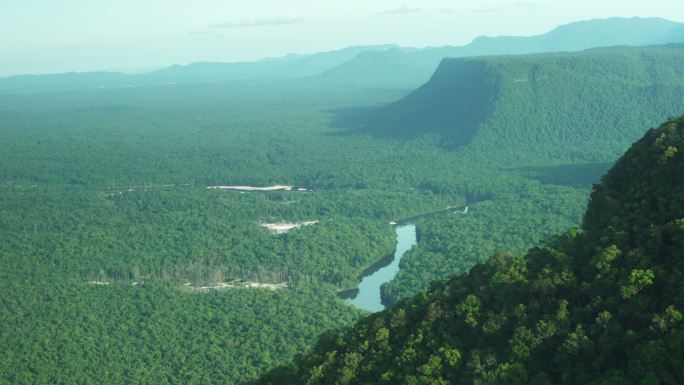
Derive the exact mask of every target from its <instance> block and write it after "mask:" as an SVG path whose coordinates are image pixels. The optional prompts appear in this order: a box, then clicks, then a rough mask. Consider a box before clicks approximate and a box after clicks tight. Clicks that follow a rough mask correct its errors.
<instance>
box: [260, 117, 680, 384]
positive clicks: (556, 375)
mask: <svg viewBox="0 0 684 385" xmlns="http://www.w3.org/2000/svg"><path fill="white" fill-rule="evenodd" d="M682 170H684V117H682V118H678V119H672V120H670V121H668V122H667V123H665V124H664V125H662V126H661V127H660V128H658V129H653V130H650V131H648V133H647V134H646V135H645V136H644V137H643V138H642V139H641V140H639V141H638V142H637V143H635V144H634V145H633V146H632V147H631V148H630V149H629V151H627V153H626V154H625V155H624V156H623V157H622V158H621V159H620V160H619V161H618V162H617V163H616V164H615V166H614V167H613V168H612V169H611V170H610V171H609V172H608V174H607V175H606V176H605V177H604V178H603V181H602V183H601V184H600V185H598V186H596V187H595V190H594V192H593V194H592V197H591V203H590V205H589V209H588V211H587V214H586V217H585V223H584V228H583V230H582V231H578V230H571V231H569V232H568V233H566V234H564V235H561V236H559V237H556V238H554V239H552V240H550V241H548V242H547V243H546V244H544V245H541V246H539V247H536V248H534V249H532V250H530V251H529V253H528V254H527V255H526V256H524V257H514V256H509V255H506V254H497V255H495V256H492V257H491V258H490V259H489V260H488V262H486V263H485V264H482V265H478V266H476V267H475V268H473V269H472V270H471V271H470V272H469V273H468V274H467V275H463V276H457V277H453V278H451V279H449V280H447V281H441V282H434V283H433V284H432V285H431V288H430V290H429V291H428V292H426V293H424V294H421V295H418V296H416V297H413V298H410V299H407V300H403V301H400V302H399V303H398V304H397V305H396V306H394V307H392V308H390V309H388V310H385V311H383V312H381V313H378V314H375V315H373V316H370V317H368V318H366V319H364V320H362V321H361V322H359V323H358V324H357V325H356V326H355V327H353V328H352V329H350V330H345V331H341V332H330V333H328V334H326V335H324V336H323V337H321V339H320V341H319V343H318V345H317V346H316V348H315V349H314V350H313V352H311V353H310V354H308V355H306V356H301V357H299V358H297V359H296V361H295V362H294V363H293V364H291V365H289V366H286V367H281V368H278V369H275V370H273V371H272V372H271V373H269V374H267V375H266V376H264V377H263V378H262V379H261V380H259V382H258V383H259V384H368V383H373V384H382V383H387V384H398V383H405V384H521V385H522V384H673V385H674V384H681V383H683V382H684V322H683V319H684V316H683V315H682V311H684V175H683V174H682V172H683V171H682Z"/></svg>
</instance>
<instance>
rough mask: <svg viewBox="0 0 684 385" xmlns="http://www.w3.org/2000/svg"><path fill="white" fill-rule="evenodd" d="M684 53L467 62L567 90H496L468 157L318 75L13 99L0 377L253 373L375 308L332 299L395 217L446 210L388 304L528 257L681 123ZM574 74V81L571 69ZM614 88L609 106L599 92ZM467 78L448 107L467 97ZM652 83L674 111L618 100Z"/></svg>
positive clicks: (1, 241) (2, 126)
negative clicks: (399, 124)
mask: <svg viewBox="0 0 684 385" xmlns="http://www.w3.org/2000/svg"><path fill="white" fill-rule="evenodd" d="M682 51H684V50H683V49H682V48H681V47H678V46H670V47H652V48H632V49H627V48H621V49H605V50H596V51H589V52H584V53H579V54H567V55H550V56H545V55H541V56H537V55H534V56H524V57H508V58H506V57H496V58H484V59H483V58H478V59H471V60H472V61H473V62H475V63H490V64H487V66H488V69H487V71H485V73H484V74H483V76H491V77H492V78H493V79H516V78H517V76H519V75H520V73H528V71H532V70H531V69H530V68H537V69H542V70H545V71H547V72H548V73H552V74H558V75H559V77H558V78H557V79H556V80H554V82H553V84H549V85H547V84H546V83H544V81H545V79H541V78H539V79H536V80H530V81H528V82H526V83H523V84H518V83H510V84H508V83H506V84H508V85H507V86H502V85H501V84H504V83H505V82H504V83H500V84H499V83H497V84H498V86H497V87H498V88H497V89H498V90H499V91H497V95H498V96H497V97H496V98H492V99H491V100H490V99H489V98H488V99H487V102H488V103H489V109H487V111H486V113H487V114H488V115H487V119H485V120H483V121H481V122H479V123H478V125H477V127H476V129H475V134H474V135H473V137H472V139H471V140H469V141H467V142H464V143H463V144H462V145H461V146H450V145H449V143H448V139H449V138H448V132H446V134H447V135H445V131H443V130H442V131H440V130H424V131H423V132H417V133H416V134H414V135H404V136H400V135H385V133H386V131H383V130H386V129H387V128H388V127H389V126H388V125H385V124H384V123H383V124H382V125H380V124H378V126H377V127H365V128H366V130H359V127H349V126H348V125H344V124H343V123H345V122H349V121H350V120H354V121H355V119H358V118H359V116H361V117H364V116H367V115H365V114H367V113H371V115H373V116H380V114H383V113H387V111H392V109H394V108H396V107H395V106H396V105H395V104H392V103H393V102H395V101H397V100H401V99H402V98H404V97H406V99H403V101H400V102H398V103H400V104H401V103H409V102H411V103H412V100H415V99H414V96H415V95H413V96H411V95H409V94H410V92H411V90H410V89H404V88H376V87H366V86H363V84H348V85H344V84H338V85H336V86H334V87H332V86H331V85H330V83H328V82H326V81H323V80H321V79H319V78H306V79H296V80H288V79H278V80H274V79H271V80H263V79H262V80H250V81H245V80H239V81H224V82H211V83H204V84H177V85H166V86H162V87H156V86H155V87H131V88H121V89H106V88H105V89H91V90H71V91H54V92H42V93H36V94H3V95H0V143H1V145H0V146H1V147H0V148H1V150H0V165H2V166H1V167H0V292H2V293H5V294H4V295H3V296H1V298H0V301H2V304H1V306H0V325H2V326H0V346H3V347H9V348H8V349H2V350H1V351H0V382H7V383H27V384H28V383H30V384H35V383H83V384H86V383H102V382H106V383H126V384H128V383H179V384H180V383H182V384H192V383H202V384H204V383H235V384H240V383H245V382H248V381H250V380H253V379H254V378H256V377H257V376H258V375H259V374H261V373H264V372H266V371H267V370H269V369H271V368H273V367H275V366H277V365H282V364H284V363H286V362H288V361H290V360H291V359H292V358H293V357H294V355H295V354H297V353H304V352H306V351H308V350H309V349H310V348H311V347H312V345H313V344H314V343H315V341H316V339H317V336H318V335H319V334H320V333H322V332H323V331H325V330H330V329H340V328H345V327H348V326H351V325H352V324H353V323H354V322H356V321H357V320H359V319H360V318H361V317H362V316H364V315H367V313H366V312H363V311H359V310H357V309H354V308H353V307H351V306H348V305H345V303H344V302H343V301H342V300H341V299H339V298H338V297H337V291H338V290H339V289H343V288H349V287H353V286H354V285H355V284H357V283H358V281H359V280H360V278H361V277H360V276H361V275H362V273H363V272H364V270H366V268H367V267H369V266H371V265H373V264H374V263H375V262H376V261H378V260H380V259H382V258H384V257H386V256H387V255H390V254H391V253H392V251H393V248H394V240H395V235H394V230H393V228H392V227H391V225H390V221H399V220H401V219H403V218H407V217H414V216H419V215H420V214H425V213H434V212H437V213H436V214H433V215H428V216H422V217H420V218H419V219H417V220H416V221H417V226H418V235H419V242H418V246H417V247H416V248H414V249H413V250H411V251H410V252H409V253H408V254H407V255H406V257H405V258H404V259H403V260H402V264H401V270H400V273H399V275H398V276H397V278H396V279H395V280H394V281H392V282H390V283H389V284H388V285H387V286H386V287H385V289H384V290H383V292H384V293H383V294H384V299H385V301H386V302H387V303H394V302H397V301H399V303H401V298H403V297H407V296H411V295H413V294H414V293H417V292H419V291H421V290H424V289H425V288H426V287H427V286H428V285H429V282H430V281H432V280H435V279H444V278H446V277H448V276H450V275H452V274H454V273H457V272H464V271H466V270H467V269H469V268H470V267H471V266H473V265H474V264H475V263H477V262H480V261H482V258H484V257H486V256H488V255H490V254H491V253H493V252H495V251H496V250H502V249H505V250H511V251H513V252H516V253H522V252H523V251H525V250H526V249H528V248H529V247H531V246H533V245H534V244H536V243H538V242H539V241H540V240H541V239H544V238H546V237H547V236H548V235H550V234H554V233H558V232H561V231H564V230H565V229H567V228H569V227H572V226H577V225H579V223H580V219H581V213H582V212H583V210H584V207H585V205H586V201H587V198H588V194H589V192H590V189H591V184H592V183H595V182H597V181H598V177H599V176H600V175H601V174H602V173H603V171H604V170H605V169H607V167H608V165H609V164H610V163H612V162H613V161H614V160H615V159H616V158H617V157H618V156H619V154H620V153H622V152H623V151H624V150H625V149H626V148H627V147H628V146H629V144H630V143H631V142H632V141H633V140H634V139H635V138H636V137H638V136H640V135H642V134H643V127H648V126H652V125H655V124H657V122H658V121H659V120H662V116H668V115H675V114H679V113H681V112H683V111H681V106H682V93H681V89H682V88H681V87H682V86H681V66H680V65H679V64H680V63H681V62H682V58H683V57H684V55H683V54H682ZM627 59H629V60H627ZM632 59H633V60H632ZM611 60H614V61H618V62H620V61H623V62H625V63H626V64H625V65H627V64H630V63H631V64H633V68H631V69H630V70H625V69H624V68H623V66H614V67H611V66H608V67H605V66H604V64H605V63H606V62H607V61H608V62H609V61H611ZM536 61H538V62H539V63H538V65H537V66H536V67H535V64H534V63H535V62H536ZM576 63H584V64H582V65H577V64H576ZM649 63H650V64H649ZM452 64H453V63H452V62H451V61H446V62H444V63H443V65H442V66H441V67H440V70H439V71H440V73H441V74H440V75H439V76H435V77H434V78H433V83H432V84H429V85H428V86H426V87H427V89H428V90H430V89H431V88H432V87H436V88H439V87H437V85H436V84H434V82H435V81H437V80H439V79H442V75H444V77H446V78H449V77H450V76H451V74H450V72H451V71H452V70H453V69H454V67H458V66H453V65H452ZM585 64H586V65H585ZM575 65H577V70H576V71H574V75H575V77H572V76H569V71H567V70H564V69H563V68H564V67H568V66H575ZM506 68H510V71H509V70H506ZM629 71H633V72H634V74H635V75H634V84H627V85H628V86H629V87H627V85H626V84H625V83H624V82H623V81H622V80H620V79H622V78H623V77H624V76H625V74H629V73H631V72H629ZM644 72H646V73H648V74H649V75H644ZM597 73H598V75H597ZM461 75H462V74H461ZM560 75H562V76H560ZM599 77H601V78H606V79H607V80H605V81H604V82H603V83H600V84H602V85H605V86H606V87H609V88H607V89H610V90H611V91H612V93H608V94H606V93H603V92H600V90H594V91H593V92H592V91H591V89H589V88H587V87H586V84H587V82H588V81H593V79H597V78H599ZM584 78H586V79H589V80H587V81H585V82H578V81H576V80H577V79H584ZM610 79H614V80H615V81H614V82H613V83H611V80H610ZM479 80H482V79H479ZM453 86H454V84H453V83H448V84H446V85H445V86H444V88H443V89H444V90H445V92H444V93H443V94H442V95H441V97H443V98H445V99H448V100H452V101H458V100H463V99H464V97H463V95H458V92H459V88H458V87H455V88H454V87H453ZM518 86H519V87H518ZM553 87H562V88H565V89H567V93H563V94H556V93H553V92H550V90H551V89H552V88H553ZM432 89H434V88H432ZM638 89H641V90H644V92H649V95H651V96H653V97H654V98H656V99H655V100H658V101H659V106H657V108H656V109H655V110H654V109H653V108H654V106H653V105H651V104H644V105H641V104H640V103H637V102H630V103H628V104H626V106H627V107H625V108H618V107H619V106H620V104H621V103H623V102H624V101H625V100H628V99H631V98H633V97H634V95H635V92H637V91H636V90H638ZM424 90H425V88H424ZM447 91H448V92H447ZM420 92H421V93H424V91H420ZM464 92H465V91H464ZM427 96H430V97H435V96H440V95H434V94H429V93H428V94H426V97H427ZM516 100H517V101H518V102H516ZM637 100H640V99H637ZM566 103H569V104H568V106H569V107H558V106H559V105H564V104H566ZM388 104H389V106H387V105H388ZM440 106H443V107H444V108H447V109H449V108H452V107H453V106H451V105H450V104H449V103H448V102H445V103H443V104H440ZM582 106H585V107H586V108H579V107H582ZM414 110H416V109H414ZM407 111H409V112H410V111H412V110H411V109H407ZM597 111H598V112H597ZM557 113H559V114H560V117H556V115H555V114H557ZM438 116H445V115H444V114H442V115H439V114H438ZM408 118H411V117H408ZM408 118H407V120H406V121H407V123H408V122H410V120H409V119H408ZM552 118H553V119H554V120H551V119H552ZM412 119H414V121H415V118H412ZM564 119H565V120H567V121H568V122H571V123H572V124H577V127H578V128H577V129H576V130H572V127H571V125H570V123H563V120H564ZM473 121H475V120H473ZM383 122H384V121H383ZM553 125H558V127H560V128H559V129H560V130H561V131H559V134H558V135H555V134H554V132H553V131H552V130H551V129H550V128H549V127H553ZM607 127H610V129H608V128H607ZM413 128H416V129H417V130H420V127H415V126H414V127H413ZM448 128H449V127H445V129H448ZM452 128H453V127H452ZM378 132H381V133H383V134H382V135H379V134H378ZM490 140H492V141H493V142H491V143H490V142H489V141H490ZM591 143H596V144H595V145H589V144H591ZM606 144H609V145H606ZM585 145H586V146H585ZM521 148H522V149H524V150H521ZM217 185H251V186H260V187H263V186H271V185H288V186H293V188H292V190H291V191H248V192H247V191H228V190H220V189H210V188H207V187H211V186H217ZM300 189H301V190H300ZM464 205H467V206H468V208H469V211H468V212H467V213H466V214H462V210H458V213H454V211H456V210H450V211H445V210H444V209H445V208H447V207H453V206H459V207H463V206H464ZM307 221H310V222H316V223H315V224H312V225H309V226H303V227H301V228H299V229H293V230H290V231H289V232H287V233H285V234H273V233H271V232H269V230H268V229H267V228H265V227H264V226H263V225H264V224H278V223H300V222H307ZM283 284H286V285H283ZM250 285H253V286H250ZM258 285H273V286H258ZM270 289H273V290H270ZM84 367H85V368H87V369H84Z"/></svg>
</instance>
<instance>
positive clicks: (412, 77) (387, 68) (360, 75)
mask: <svg viewBox="0 0 684 385" xmlns="http://www.w3.org/2000/svg"><path fill="white" fill-rule="evenodd" d="M677 42H684V24H682V23H676V22H671V21H668V20H664V19H657V18H631V19H622V18H610V19H596V20H589V21H581V22H576V23H570V24H567V25H563V26H560V27H558V28H556V29H554V30H553V31H550V32H548V33H545V34H541V35H537V36H529V37H522V36H500V37H487V36H481V37H478V38H476V39H475V40H473V42H472V43H470V44H468V45H465V46H461V47H453V46H445V47H431V48H424V49H419V50H412V51H408V50H403V51H402V50H399V49H389V50H386V51H382V52H362V53H360V54H359V55H358V56H356V57H355V58H354V59H353V60H350V61H348V62H346V63H344V64H341V65H339V66H338V67H335V68H333V69H330V70H329V71H327V72H326V73H324V74H322V75H321V77H322V78H325V79H327V80H333V81H340V82H341V81H344V82H351V83H364V84H376V85H386V86H389V85H393V86H397V85H404V86H405V87H415V86H418V85H419V84H422V83H424V82H425V81H427V80H428V78H429V77H430V75H431V74H432V73H433V71H434V69H435V68H436V67H437V65H438V64H439V62H440V61H441V60H442V59H443V58H447V57H468V56H481V55H510V54H530V53H542V52H561V51H580V50H584V49H588V48H594V47H610V46H618V45H627V46H639V45H650V44H667V43H677Z"/></svg>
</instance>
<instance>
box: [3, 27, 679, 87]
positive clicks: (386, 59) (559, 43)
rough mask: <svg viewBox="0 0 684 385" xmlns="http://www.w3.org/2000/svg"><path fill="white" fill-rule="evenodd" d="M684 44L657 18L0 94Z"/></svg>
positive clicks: (28, 80)
mask: <svg viewBox="0 0 684 385" xmlns="http://www.w3.org/2000/svg"><path fill="white" fill-rule="evenodd" d="M673 42H684V24H682V23H677V22H672V21H668V20H665V19H658V18H631V19H621V18H611V19H596V20H591V21H581V22H576V23H571V24H567V25H564V26H561V27H558V28H556V29H554V30H553V31H550V32H548V33H545V34H542V35H538V36H531V37H513V36H502V37H484V36H483V37H479V38H476V39H475V40H474V41H473V42H472V43H470V44H468V45H466V46H462V47H453V46H445V47H434V48H422V49H416V48H404V47H398V46H394V45H378V46H356V47H348V48H344V49H341V50H336V51H330V52H322V53H316V54H310V55H288V56H285V57H282V58H276V59H264V60H259V61H255V62H240V63H217V62H198V63H192V64H189V65H174V66H171V67H169V68H166V69H162V70H157V71H152V72H148V73H144V74H135V75H127V74H123V73H119V72H88V73H66V74H54V75H19V76H12V77H9V78H4V79H0V93H16V92H36V91H50V90H63V89H90V88H115V87H135V86H150V85H175V84H182V83H195V82H210V81H230V80H249V79H273V78H276V79H278V78H280V79H287V78H298V77H307V76H316V80H317V81H321V80H324V81H328V82H344V83H346V84H358V85H362V86H364V87H368V86H391V87H404V88H410V87H415V86H417V85H419V84H421V83H423V82H425V81H427V80H428V78H429V76H430V74H431V73H432V72H433V71H434V69H435V68H436V67H437V65H438V64H439V62H440V61H441V60H442V59H443V58H446V57H464V56H478V55H494V54H524V53H537V52H556V51H576V50H582V49H587V48H592V47H604V46H614V45H648V44H666V43H673Z"/></svg>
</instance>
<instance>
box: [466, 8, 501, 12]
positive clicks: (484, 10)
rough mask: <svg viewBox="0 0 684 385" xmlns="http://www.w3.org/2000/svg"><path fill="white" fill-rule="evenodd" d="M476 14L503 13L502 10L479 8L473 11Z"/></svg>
mask: <svg viewBox="0 0 684 385" xmlns="http://www.w3.org/2000/svg"><path fill="white" fill-rule="evenodd" d="M473 12H474V13H500V12H503V9H501V8H477V9H473Z"/></svg>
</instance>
